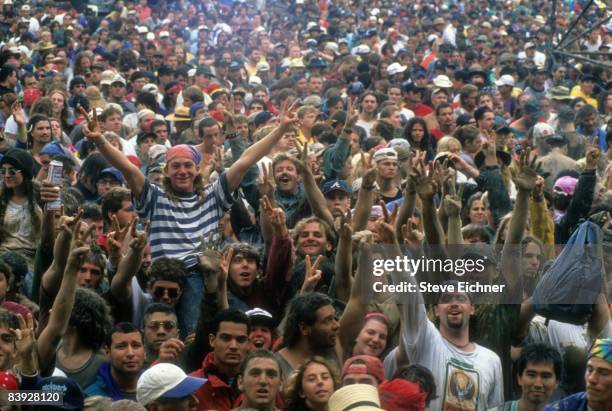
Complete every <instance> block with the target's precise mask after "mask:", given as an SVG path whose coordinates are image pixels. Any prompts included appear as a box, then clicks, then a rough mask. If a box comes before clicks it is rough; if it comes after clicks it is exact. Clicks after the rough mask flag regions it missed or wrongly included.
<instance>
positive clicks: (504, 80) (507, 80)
mask: <svg viewBox="0 0 612 411" xmlns="http://www.w3.org/2000/svg"><path fill="white" fill-rule="evenodd" d="M495 85H496V86H497V87H501V86H510V87H514V77H512V76H511V75H510V74H504V75H503V76H501V77H500V78H499V80H497V81H496V82H495Z"/></svg>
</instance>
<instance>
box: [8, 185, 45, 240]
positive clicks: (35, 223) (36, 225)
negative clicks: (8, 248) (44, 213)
mask: <svg viewBox="0 0 612 411" xmlns="http://www.w3.org/2000/svg"><path fill="white" fill-rule="evenodd" d="M22 184H23V187H24V191H25V193H26V196H27V197H28V211H29V212H30V219H31V220H32V231H33V233H34V236H35V237H39V235H40V228H41V223H42V217H41V213H40V210H38V209H37V207H36V195H35V194H36V191H37V187H36V183H34V180H33V179H26V178H25V176H24V179H23V183H22ZM13 194H14V192H13V189H12V188H6V186H5V185H4V183H3V184H2V187H0V224H2V226H0V242H2V241H4V240H5V239H6V234H7V233H6V231H5V228H4V217H5V216H6V209H7V207H8V204H9V201H11V198H12V197H13Z"/></svg>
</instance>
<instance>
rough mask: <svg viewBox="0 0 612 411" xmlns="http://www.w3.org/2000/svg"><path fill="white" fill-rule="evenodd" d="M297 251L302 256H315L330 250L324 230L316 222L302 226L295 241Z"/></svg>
mask: <svg viewBox="0 0 612 411" xmlns="http://www.w3.org/2000/svg"><path fill="white" fill-rule="evenodd" d="M297 249H298V252H299V253H300V254H302V255H310V256H317V255H319V254H324V253H325V252H326V251H328V250H330V249H331V244H330V243H329V241H328V239H327V235H326V233H325V229H324V228H323V226H322V225H321V223H319V222H318V221H311V222H308V223H306V224H304V227H303V228H302V230H301V231H300V233H299V235H298V239H297Z"/></svg>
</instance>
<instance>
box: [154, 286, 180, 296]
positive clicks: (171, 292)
mask: <svg viewBox="0 0 612 411" xmlns="http://www.w3.org/2000/svg"><path fill="white" fill-rule="evenodd" d="M166 292H167V293H168V297H170V298H177V297H178V295H179V289H178V288H172V287H171V288H166V287H155V288H154V289H153V295H154V296H155V297H156V298H164V295H166Z"/></svg>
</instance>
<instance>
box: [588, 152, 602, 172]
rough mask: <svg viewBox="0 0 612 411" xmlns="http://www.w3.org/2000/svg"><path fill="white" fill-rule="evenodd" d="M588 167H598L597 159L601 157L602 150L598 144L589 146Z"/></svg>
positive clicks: (592, 168)
mask: <svg viewBox="0 0 612 411" xmlns="http://www.w3.org/2000/svg"><path fill="white" fill-rule="evenodd" d="M585 157H586V169H587V170H595V168H597V160H599V157H601V150H600V149H599V147H597V146H589V147H588V148H587V152H586V156H585Z"/></svg>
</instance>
